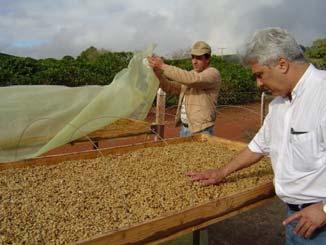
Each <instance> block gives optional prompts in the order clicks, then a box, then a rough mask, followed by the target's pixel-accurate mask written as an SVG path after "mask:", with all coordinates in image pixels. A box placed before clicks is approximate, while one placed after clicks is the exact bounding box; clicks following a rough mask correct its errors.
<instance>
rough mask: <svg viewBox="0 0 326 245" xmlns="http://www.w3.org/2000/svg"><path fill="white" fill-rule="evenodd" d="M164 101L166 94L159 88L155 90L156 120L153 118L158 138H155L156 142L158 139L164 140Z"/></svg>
mask: <svg viewBox="0 0 326 245" xmlns="http://www.w3.org/2000/svg"><path fill="white" fill-rule="evenodd" d="M165 100H166V93H165V92H164V91H163V90H162V89H161V88H159V89H158V90H157V95H156V118H155V124H156V127H157V134H158V135H159V137H158V136H155V140H158V138H164V123H165Z"/></svg>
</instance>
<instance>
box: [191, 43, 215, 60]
mask: <svg viewBox="0 0 326 245" xmlns="http://www.w3.org/2000/svg"><path fill="white" fill-rule="evenodd" d="M211 52H212V50H211V47H210V46H209V45H208V44H207V43H206V42H204V41H198V42H195V44H194V45H193V46H192V48H191V54H192V55H197V56H200V55H204V54H211Z"/></svg>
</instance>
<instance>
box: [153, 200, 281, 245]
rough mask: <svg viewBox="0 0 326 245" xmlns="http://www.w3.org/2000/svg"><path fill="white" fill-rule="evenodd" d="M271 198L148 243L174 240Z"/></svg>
mask: <svg viewBox="0 0 326 245" xmlns="http://www.w3.org/2000/svg"><path fill="white" fill-rule="evenodd" d="M273 200H275V196H273V197H269V198H266V199H263V200H260V201H257V202H255V203H253V204H249V205H247V206H244V207H242V208H239V209H236V210H234V211H232V212H230V213H227V214H225V215H222V216H219V217H217V218H215V219H211V220H208V221H206V222H204V223H202V224H200V225H197V226H193V227H189V228H187V229H184V230H182V231H179V232H177V233H174V234H173V235H170V236H167V237H164V238H162V239H159V240H156V241H153V242H149V243H148V244H151V245H152V244H153V245H154V244H161V243H163V242H167V241H170V240H174V239H176V238H178V237H180V236H183V235H186V234H188V233H191V232H193V231H195V230H201V229H204V228H207V227H208V226H210V225H213V224H215V223H218V222H221V221H223V220H226V219H228V218H232V217H233V216H236V215H238V214H241V213H243V212H246V211H248V210H251V209H254V208H257V207H260V206H263V205H266V204H268V203H271V202H272V201H273Z"/></svg>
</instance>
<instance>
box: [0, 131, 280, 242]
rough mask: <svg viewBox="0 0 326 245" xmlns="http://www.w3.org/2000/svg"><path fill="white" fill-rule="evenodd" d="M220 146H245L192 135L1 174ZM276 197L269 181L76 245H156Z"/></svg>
mask: <svg viewBox="0 0 326 245" xmlns="http://www.w3.org/2000/svg"><path fill="white" fill-rule="evenodd" d="M189 141H199V142H204V141H207V142H210V143H214V142H219V143H223V144H226V145H228V146H230V149H231V148H233V149H235V148H236V149H239V148H243V147H244V146H245V144H243V143H239V142H234V141H229V140H225V139H221V138H217V137H211V136H207V135H194V136H191V137H185V138H175V139H168V140H163V141H157V142H150V143H138V144H134V145H129V146H123V147H113V148H107V149H101V153H99V150H96V151H94V150H93V151H87V152H79V153H69V154H63V155H56V156H46V157H40V158H34V159H28V160H22V161H17V162H11V163H1V164H0V171H1V170H3V169H12V168H23V167H29V166H38V165H52V164H57V163H59V162H62V161H69V160H78V159H92V158H96V157H99V156H101V155H104V156H105V155H111V154H121V153H126V152H129V151H134V150H137V149H142V148H146V147H156V146H164V145H166V144H178V143H182V142H189ZM274 196H275V193H274V187H273V183H272V181H269V182H266V183H263V184H260V185H259V186H256V187H254V188H252V189H247V190H243V191H241V192H238V193H235V194H232V195H230V196H226V197H223V198H219V199H216V200H213V201H210V202H208V203H205V204H202V205H199V206H196V207H193V208H189V209H187V210H183V211H181V212H178V213H171V214H167V215H166V216H165V217H161V218H157V219H154V220H151V221H149V222H146V223H141V224H138V225H134V226H131V227H125V228H122V229H120V230H117V231H110V232H108V233H105V234H101V235H98V236H95V237H92V238H90V239H87V240H84V241H79V242H77V244H95V245H102V244H103V245H104V244H158V243H161V242H164V241H168V240H170V239H174V238H176V237H178V236H180V235H183V234H186V233H190V232H194V231H196V230H200V229H203V228H205V227H207V226H208V225H211V224H214V223H216V222H219V221H221V220H224V219H227V218H229V217H231V216H234V215H237V214H239V213H242V212H244V211H246V210H249V209H252V208H255V207H257V206H260V205H263V204H265V203H266V202H269V201H270V200H272V199H273V198H274Z"/></svg>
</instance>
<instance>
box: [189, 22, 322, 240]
mask: <svg viewBox="0 0 326 245" xmlns="http://www.w3.org/2000/svg"><path fill="white" fill-rule="evenodd" d="M242 59H243V61H244V63H245V64H247V65H249V66H250V67H251V69H252V72H253V74H254V75H255V77H256V81H257V86H259V87H261V88H263V89H265V90H267V91H269V92H270V93H271V94H272V95H274V96H276V97H275V98H274V100H273V101H272V102H271V103H270V105H269V113H268V115H267V117H266V119H265V121H264V124H263V126H262V127H261V128H260V130H259V131H258V133H257V134H256V136H255V137H254V138H253V140H252V141H251V142H250V143H249V145H248V147H246V148H245V149H244V150H243V151H242V152H240V153H239V155H237V156H236V157H235V158H234V159H233V160H231V162H229V163H228V164H226V165H224V166H223V167H221V168H219V169H210V170H206V171H202V172H189V173H187V175H188V176H189V177H190V179H191V180H193V181H199V182H201V183H202V184H203V185H210V184H218V183H220V182H221V181H222V180H223V179H224V178H225V177H226V176H227V175H229V174H231V173H232V172H234V171H236V170H239V169H242V168H245V167H248V166H250V165H252V164H254V163H256V162H258V161H259V160H260V159H261V158H262V157H263V156H264V155H268V156H269V157H270V158H271V162H272V166H273V171H274V185H275V192H276V194H277V195H278V197H280V199H282V201H284V203H286V205H287V208H288V214H287V218H286V219H285V220H284V221H283V225H285V226H286V244H326V227H325V224H326V99H325V98H326V71H322V70H318V69H316V68H315V67H314V66H313V65H312V64H309V63H308V62H307V61H306V60H305V58H304V56H303V52H302V50H301V48H300V46H299V45H298V44H297V42H296V41H295V39H294V38H293V37H292V36H291V35H290V34H289V33H288V32H287V31H286V30H284V29H281V28H269V29H264V30H260V31H258V32H256V33H255V34H254V35H253V37H252V39H251V40H250V41H249V42H248V43H247V45H246V47H245V51H244V53H243V55H242Z"/></svg>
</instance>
